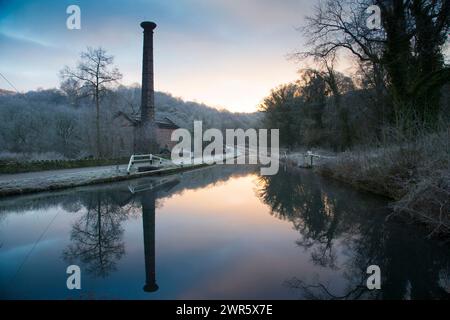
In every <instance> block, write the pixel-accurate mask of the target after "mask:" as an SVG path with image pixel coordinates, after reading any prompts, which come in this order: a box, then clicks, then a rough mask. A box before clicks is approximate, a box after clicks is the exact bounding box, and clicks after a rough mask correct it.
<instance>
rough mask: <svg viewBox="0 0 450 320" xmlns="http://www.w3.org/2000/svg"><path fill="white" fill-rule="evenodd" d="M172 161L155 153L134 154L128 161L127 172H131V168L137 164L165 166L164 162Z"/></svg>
mask: <svg viewBox="0 0 450 320" xmlns="http://www.w3.org/2000/svg"><path fill="white" fill-rule="evenodd" d="M168 163H171V161H170V160H167V159H164V158H161V157H158V156H155V155H153V154H133V155H132V156H131V157H130V161H129V162H128V167H127V172H128V174H130V172H131V169H132V168H133V167H134V166H135V165H136V164H148V165H151V166H152V165H153V166H154V165H157V166H161V167H162V166H163V165H164V164H168Z"/></svg>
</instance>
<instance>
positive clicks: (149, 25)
mask: <svg viewBox="0 0 450 320" xmlns="http://www.w3.org/2000/svg"><path fill="white" fill-rule="evenodd" d="M141 27H142V29H144V31H152V30H153V29H155V28H156V23H154V22H152V21H144V22H141Z"/></svg>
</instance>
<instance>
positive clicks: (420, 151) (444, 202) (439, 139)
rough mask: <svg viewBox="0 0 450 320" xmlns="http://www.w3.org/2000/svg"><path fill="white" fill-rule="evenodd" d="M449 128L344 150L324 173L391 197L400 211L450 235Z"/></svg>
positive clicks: (323, 166)
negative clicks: (390, 141) (406, 140)
mask: <svg viewBox="0 0 450 320" xmlns="http://www.w3.org/2000/svg"><path fill="white" fill-rule="evenodd" d="M449 143H450V142H449V137H448V133H447V132H442V133H440V134H433V135H427V136H426V137H423V138H420V139H416V140H415V141H409V142H403V143H399V144H393V145H389V146H383V147H378V148H372V149H367V148H366V149H360V150H353V151H351V152H345V153H341V154H338V155H337V157H335V158H334V159H332V160H328V161H324V162H323V163H321V164H320V165H318V166H317V167H316V171H317V172H319V173H320V174H322V175H325V176H328V177H332V178H334V179H337V180H340V181H343V182H346V183H349V184H351V185H352V186H354V187H356V188H359V189H362V190H366V191H370V192H373V193H377V194H380V195H384V196H387V197H389V198H391V199H392V200H393V201H392V208H393V209H394V211H395V212H396V213H398V214H399V215H402V216H407V217H409V218H412V219H414V220H415V221H418V222H420V223H423V224H425V225H426V226H427V227H428V228H429V229H430V232H431V233H432V234H439V235H446V236H448V235H450V169H449V168H450V164H449V157H450V148H449Z"/></svg>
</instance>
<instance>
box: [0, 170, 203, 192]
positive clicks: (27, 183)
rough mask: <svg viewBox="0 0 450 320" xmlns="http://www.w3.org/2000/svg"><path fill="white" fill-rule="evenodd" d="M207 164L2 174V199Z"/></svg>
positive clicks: (160, 174)
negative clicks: (129, 170) (149, 168)
mask: <svg viewBox="0 0 450 320" xmlns="http://www.w3.org/2000/svg"><path fill="white" fill-rule="evenodd" d="M205 166H208V164H188V165H184V166H170V167H165V168H162V169H158V170H153V171H148V172H132V173H130V174H128V172H127V170H126V169H127V168H126V166H124V165H121V166H103V167H91V168H78V169H66V170H52V171H42V172H30V173H20V174H5V175H0V197H5V196H13V195H21V194H28V193H35V192H43V191H52V190H61V189H67V188H73V187H81V186H88V185H93V184H101V183H109V182H116V181H123V180H130V179H137V178H141V177H150V176H163V175H170V174H174V173H178V172H183V171H188V170H194V169H197V168H201V167H205Z"/></svg>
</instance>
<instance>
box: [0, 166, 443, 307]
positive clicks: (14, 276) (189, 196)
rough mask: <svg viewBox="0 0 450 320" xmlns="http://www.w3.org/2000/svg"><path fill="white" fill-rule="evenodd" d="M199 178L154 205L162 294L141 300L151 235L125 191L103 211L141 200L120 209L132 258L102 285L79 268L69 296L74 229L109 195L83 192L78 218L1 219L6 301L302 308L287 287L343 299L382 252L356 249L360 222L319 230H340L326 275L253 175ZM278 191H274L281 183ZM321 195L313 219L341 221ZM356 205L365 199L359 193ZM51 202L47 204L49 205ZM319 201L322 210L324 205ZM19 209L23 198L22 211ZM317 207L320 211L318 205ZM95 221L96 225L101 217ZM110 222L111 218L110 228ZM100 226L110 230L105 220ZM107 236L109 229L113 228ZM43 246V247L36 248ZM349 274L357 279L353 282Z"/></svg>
mask: <svg viewBox="0 0 450 320" xmlns="http://www.w3.org/2000/svg"><path fill="white" fill-rule="evenodd" d="M214 170H220V169H214ZM219 176H220V174H219ZM191 178H192V175H189V174H185V175H184V177H182V178H181V182H180V184H179V185H178V189H176V188H177V186H175V187H174V189H175V190H176V192H174V191H173V190H168V191H165V192H164V193H162V194H158V195H157V196H156V197H157V203H156V221H155V225H156V227H155V229H156V230H155V231H156V236H155V237H156V238H155V240H156V241H155V250H156V282H157V284H158V286H159V290H158V291H156V292H153V293H146V292H144V291H143V286H144V284H145V275H146V273H145V264H144V261H145V257H144V241H143V232H142V230H143V225H142V218H141V216H140V209H139V210H136V208H140V201H139V199H140V198H139V197H140V196H139V195H138V196H136V197H134V198H133V197H132V196H131V194H129V193H127V192H126V191H127V188H126V185H124V184H118V185H117V187H113V188H112V189H106V190H104V191H102V192H103V193H101V196H100V198H101V199H102V203H104V204H110V202H111V203H112V202H113V201H116V200H117V201H119V200H118V199H119V198H121V197H124V199H125V198H127V197H131V198H133V200H131V202H130V201H129V199H128V200H126V201H125V202H122V205H123V204H124V203H127V204H126V205H125V207H128V208H130V204H129V203H132V205H131V207H133V206H134V208H132V209H131V210H130V211H129V213H128V216H125V218H124V219H122V220H120V221H119V223H118V224H117V226H119V229H120V228H121V230H123V233H120V230H119V229H117V230H119V231H118V235H119V236H118V237H117V239H118V240H117V241H119V242H122V243H123V244H124V249H125V253H124V254H123V255H122V256H120V255H119V256H116V257H112V258H111V261H113V263H114V267H113V268H112V269H111V270H109V271H108V272H106V273H105V274H104V276H103V277H102V276H100V275H95V274H94V273H92V272H87V271H86V269H87V267H86V263H87V262H86V261H85V262H80V261H79V260H78V261H75V262H74V263H75V264H79V265H80V266H81V269H82V290H81V291H78V292H77V291H68V290H67V289H66V278H67V275H66V273H65V270H66V267H67V266H68V265H69V264H70V263H69V262H68V261H66V260H65V259H64V252H65V251H67V248H68V247H69V246H70V245H72V246H73V245H74V242H75V241H74V238H73V237H72V238H71V235H72V233H73V232H74V231H73V230H74V225H75V224H76V223H79V222H80V221H82V223H79V226H81V228H82V230H83V231H85V230H87V229H83V228H85V227H86V225H84V224H83V223H86V221H87V220H83V218H85V217H86V215H87V209H86V204H88V205H89V203H91V204H92V203H94V204H95V201H94V202H89V201H92V199H94V200H95V199H99V198H95V194H96V193H95V192H97V191H99V190H100V191H101V190H102V188H106V187H102V186H98V187H95V188H91V189H87V192H86V191H84V192H85V194H86V195H88V196H90V197H91V198H89V199H88V200H83V201H84V202H83V206H79V203H78V207H76V206H75V209H72V211H73V212H70V211H67V210H65V209H63V208H66V209H67V208H70V199H69V196H67V199H66V197H65V196H62V197H60V198H58V199H57V200H56V201H55V200H53V202H50V201H49V203H48V205H47V206H46V207H45V208H41V209H24V210H19V209H17V210H13V209H11V207H10V210H6V211H5V210H2V211H5V212H1V213H0V215H3V217H0V243H1V245H2V246H1V248H0V271H1V272H0V288H1V289H0V294H1V296H2V298H13V297H17V298H62V299H65V298H71V297H80V295H81V296H82V297H84V298H86V297H94V298H125V299H126V298H144V299H174V298H180V299H182V298H183V299H201V298H206V299H208V298H209V299H218V298H230V299H232V298H235V299H239V298H250V299H258V298H262V299H265V298H267V299H272V298H275V299H279V298H280V299H281V298H298V297H301V292H300V291H299V290H296V289H290V288H289V287H288V286H286V284H285V281H286V280H289V279H292V278H294V277H296V278H298V279H303V280H305V281H308V282H309V283H311V284H314V283H318V282H320V283H323V284H326V285H327V287H328V289H329V290H331V291H332V292H336V293H338V294H342V293H344V292H346V290H348V288H349V287H351V285H352V281H353V278H355V277H357V276H358V274H357V273H356V274H355V273H354V272H355V271H354V266H353V267H352V264H355V263H358V261H359V260H363V258H367V257H366V256H364V254H363V253H364V252H365V251H362V250H363V249H360V248H359V246H361V243H363V244H366V243H368V241H369V243H370V245H374V244H372V242H371V241H370V239H371V238H370V239H368V240H367V239H365V240H364V241H365V242H361V243H360V242H358V241H357V239H360V238H361V236H360V235H359V232H360V226H359V225H358V222H354V221H353V222H351V223H355V225H353V226H349V227H347V225H346V224H345V223H344V224H341V225H338V227H336V228H335V227H334V225H333V221H334V220H331V222H326V225H324V226H323V230H322V229H320V228H319V229H318V230H319V231H321V232H322V231H324V232H323V233H320V235H318V236H317V237H316V238H317V239H319V238H320V237H323V234H325V235H326V234H327V232H328V233H331V231H330V230H335V231H333V232H334V234H335V236H334V238H333V237H331V239H332V243H331V246H332V250H333V254H334V256H335V261H334V265H336V266H337V268H334V269H333V268H331V267H330V265H326V264H325V265H323V266H321V265H319V264H317V262H315V261H313V259H312V253H313V252H314V250H315V249H317V248H318V247H320V244H318V243H317V242H314V241H313V243H312V244H311V246H310V247H307V246H306V245H305V242H307V240H309V238H308V237H310V236H311V234H309V235H308V236H305V234H307V231H305V230H304V229H301V228H300V227H298V225H302V223H300V224H298V222H299V220H298V219H297V220H296V218H295V217H294V218H292V217H291V218H286V219H279V218H277V217H276V216H277V214H275V216H274V215H272V214H271V207H270V205H268V204H267V201H265V202H263V201H261V196H258V192H259V191H258V190H260V188H261V181H260V180H259V177H258V176H256V175H255V174H253V173H251V174H250V173H249V174H247V175H245V174H240V175H239V176H231V178H229V179H228V180H226V181H225V182H223V181H222V182H220V183H217V184H215V185H208V186H206V187H205V186H201V184H200V187H198V185H196V184H195V183H194V182H191V181H190V179H191ZM225 178H228V177H225ZM214 179H216V178H212V182H214ZM314 181H315V180H306V182H305V183H306V185H307V186H308V184H309V188H311V190H314V188H316V187H317V183H316V182H314ZM271 183H273V184H275V183H276V181H272V182H271ZM190 184H191V186H190ZM113 186H114V185H113ZM114 188H115V189H114ZM111 190H112V191H111ZM299 190H300V189H299ZM302 190H303V189H302ZM321 190H322V189H320V188H319V189H317V193H315V194H314V195H315V196H317V197H318V198H317V199H319V200H318V201H319V202H320V205H321V206H320V208H323V209H315V210H322V211H323V212H324V213H325V215H324V216H325V217H328V216H330V217H332V216H338V215H336V212H338V211H337V210H338V208H339V202H338V201H336V199H334V198H333V199H331V200H330V199H328V197H337V196H339V195H336V194H334V193H333V192H334V191H333V190H334V189H333V188H332V187H331V189H330V190H331V191H330V190H326V189H323V190H325V191H323V190H322V191H321ZM180 191H181V192H180ZM77 192H81V191H74V192H72V194H71V196H74V195H77ZM114 192H115V193H114ZM302 192H303V191H302ZM108 195H110V198H108ZM283 196H287V198H288V199H285V198H283V199H282V201H284V203H283V205H286V204H289V203H290V202H289V201H290V200H292V199H289V195H283ZM350 196H351V197H358V195H357V194H356V193H353V194H350ZM45 197H46V196H42V197H41V201H43V202H44V203H45V201H46V198H45ZM49 197H51V196H49ZM102 197H103V198H102ZM351 197H350V198H351ZM81 199H82V198H81ZM111 199H113V200H111ZM293 199H294V200H296V199H295V198H293ZM314 199H315V200H314V201H316V202H317V199H316V198H314ZM320 199H321V200H320ZM20 201H21V199H20V198H19V199H18V201H17V202H18V203H20ZM24 201H25V200H24ZM108 201H109V202H108ZM302 201H303V200H302ZM345 201H350V200H349V199H342V200H341V203H346V202H345ZM351 201H354V200H351ZM359 201H360V202H361V203H363V204H365V205H366V206H367V207H369V206H374V205H378V206H381V205H380V202H379V201H378V200H377V201H375V202H373V201H372V200H370V201H372V202H370V201H369V200H368V201H369V202H367V203H366V202H365V201H366V200H365V199H364V198H363V199H362V200H359ZM119 202H120V201H119ZM128 202H129V203H128ZM305 203H306V202H305ZM358 203H359V202H357V201H355V205H353V206H356V209H357V210H358V207H357V206H358ZM302 205H303V202H301V203H300V205H298V204H297V205H296V207H295V208H296V209H295V210H299V209H298V208H299V207H300V208H301V207H302ZM309 206H312V207H313V208H316V207H315V204H314V205H312V204H309ZM93 207H95V205H94V206H93ZM1 208H2V203H1V202H0V209H1ZM80 208H81V209H80ZM318 208H319V207H318ZM79 209H80V210H79ZM302 210H304V208H303V209H302ZM333 210H334V211H333ZM341 211H342V212H343V213H342V216H343V218H342V220H345V219H349V221H350V220H351V219H353V218H352V216H351V214H350V216H349V218H346V216H348V215H349V213H348V211H349V209H348V208H347V207H345V208H344V209H341ZM130 212H134V213H133V214H130ZM135 212H139V214H136V213H135ZM91 214H92V213H91ZM92 217H95V214H94V215H92ZM107 217H108V215H107V214H105V215H104V216H102V219H106V218H107ZM378 220H380V219H378ZM378 220H377V221H378ZM89 221H97V220H89ZM102 221H103V222H102V223H107V222H105V221H106V220H102ZM327 221H328V220H327ZM336 221H338V220H337V219H336ZM369 222H370V223H372V222H371V221H369ZM308 223H310V224H311V226H314V224H316V225H320V224H321V223H322V221H319V222H317V221H314V217H313V218H312V221H311V222H308ZM349 223H350V222H349ZM294 225H297V229H299V230H300V231H301V232H299V230H296V228H295V227H294ZM311 226H309V227H308V228H309V229H308V230H310V233H313V231H314V230H315V229H314V230H313V228H312V227H311ZM91 227H92V226H91ZM47 228H48V229H47ZM105 228H106V229H107V226H106V227H105ZM316 229H317V228H316ZM311 230H312V231H311ZM366 233H367V232H366ZM304 236H305V238H303V237H304ZM71 239H72V240H71ZM37 240H39V241H38V243H37V245H35V243H36V241H37ZM377 241H382V240H379V239H377ZM299 242H301V243H303V246H301V245H299ZM373 242H375V241H373ZM400 249H402V250H403V248H400ZM419 249H420V248H419ZM364 250H365V249H364ZM393 250H394V249H393ZM361 252H363V253H361ZM383 253H384V252H383ZM383 253H382V254H383ZM369 258H370V256H369ZM382 258H386V257H382ZM387 258H389V257H387ZM358 259H359V260H358ZM376 259H378V258H376ZM380 261H382V260H380ZM83 270H84V271H83ZM346 274H349V277H350V280H349V277H348V276H346ZM441 274H442V272H441ZM441 278H442V276H441Z"/></svg>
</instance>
